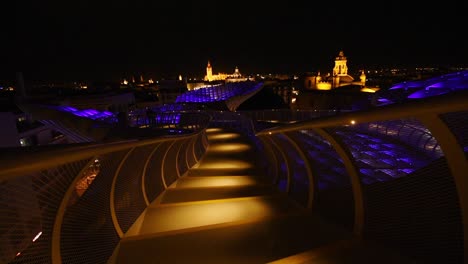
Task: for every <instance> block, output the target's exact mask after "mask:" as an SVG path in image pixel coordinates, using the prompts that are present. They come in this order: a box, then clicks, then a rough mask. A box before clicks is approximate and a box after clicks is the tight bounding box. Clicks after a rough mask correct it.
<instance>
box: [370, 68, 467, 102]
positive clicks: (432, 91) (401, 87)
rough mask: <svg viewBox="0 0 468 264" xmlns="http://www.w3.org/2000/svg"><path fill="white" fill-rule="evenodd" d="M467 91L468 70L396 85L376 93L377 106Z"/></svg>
mask: <svg viewBox="0 0 468 264" xmlns="http://www.w3.org/2000/svg"><path fill="white" fill-rule="evenodd" d="M458 90H468V70H465V71H459V72H453V73H448V74H444V75H440V76H436V77H432V78H429V79H424V80H417V81H405V82H401V83H397V84H395V85H393V86H392V87H390V88H389V89H388V90H381V91H380V92H379V93H378V96H379V98H378V104H379V105H383V104H391V103H397V102H402V101H407V100H414V99H421V98H426V97H431V96H437V95H441V94H446V93H450V92H454V91H458Z"/></svg>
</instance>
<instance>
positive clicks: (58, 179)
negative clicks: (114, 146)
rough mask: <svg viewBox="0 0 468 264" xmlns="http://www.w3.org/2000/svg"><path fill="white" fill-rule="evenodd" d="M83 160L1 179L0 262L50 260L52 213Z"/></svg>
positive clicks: (39, 261) (55, 212)
mask: <svg viewBox="0 0 468 264" xmlns="http://www.w3.org/2000/svg"><path fill="white" fill-rule="evenodd" d="M86 163H87V160H84V161H79V162H76V163H70V164H66V165H62V166H59V167H56V168H51V169H48V170H42V171H40V172H37V173H34V174H31V175H25V176H21V177H16V178H14V179H10V180H7V181H4V182H2V183H1V185H0V203H1V207H0V208H1V209H0V210H1V211H0V212H1V214H0V215H1V218H2V219H1V222H0V223H1V226H0V232H1V233H0V235H1V242H0V243H1V247H0V250H1V254H0V258H1V259H0V261H1V262H3V263H50V262H51V254H50V252H51V238H52V231H53V226H54V223H55V216H56V214H57V211H58V209H59V207H60V204H61V202H62V200H63V197H64V194H65V193H66V191H67V190H68V188H69V187H70V184H71V183H72V182H73V180H74V179H75V177H76V176H77V175H78V174H79V172H80V170H81V168H82V167H83V166H84V165H85V164H86Z"/></svg>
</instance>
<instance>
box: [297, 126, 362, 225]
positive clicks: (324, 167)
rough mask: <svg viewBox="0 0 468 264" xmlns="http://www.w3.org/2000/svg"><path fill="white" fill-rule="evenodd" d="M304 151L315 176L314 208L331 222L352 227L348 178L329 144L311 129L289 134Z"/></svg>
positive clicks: (352, 209) (352, 205) (350, 190)
mask: <svg viewBox="0 0 468 264" xmlns="http://www.w3.org/2000/svg"><path fill="white" fill-rule="evenodd" d="M290 135H291V136H292V137H293V138H294V139H295V141H296V142H298V144H299V145H300V146H301V147H302V148H303V149H304V150H305V153H306V155H307V157H308V161H309V162H310V166H311V168H312V172H313V175H314V177H315V182H316V188H315V190H314V191H315V198H314V200H315V201H314V208H315V210H317V211H318V212H320V214H321V215H323V216H324V217H326V218H327V219H329V220H330V221H332V222H334V223H338V224H341V225H342V226H345V227H347V228H348V229H352V228H353V225H354V198H353V190H352V186H351V181H350V178H349V176H348V173H347V172H346V169H345V166H344V164H343V161H342V159H341V157H340V156H339V155H338V153H337V152H336V151H335V149H334V148H333V146H332V145H331V144H330V143H329V142H328V141H327V140H325V139H324V138H323V137H322V136H320V135H319V134H317V133H316V132H314V131H313V130H301V131H299V132H294V133H290Z"/></svg>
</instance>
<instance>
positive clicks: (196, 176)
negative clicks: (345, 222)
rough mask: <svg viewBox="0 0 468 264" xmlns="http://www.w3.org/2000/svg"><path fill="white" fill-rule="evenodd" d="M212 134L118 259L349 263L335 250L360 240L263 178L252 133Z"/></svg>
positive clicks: (127, 241) (141, 220)
mask: <svg viewBox="0 0 468 264" xmlns="http://www.w3.org/2000/svg"><path fill="white" fill-rule="evenodd" d="M208 140H209V147H208V149H207V152H206V154H205V155H204V157H203V158H202V160H201V161H200V162H199V163H198V164H197V166H195V167H194V168H192V169H190V170H189V171H188V173H187V174H186V175H184V176H182V177H181V178H180V179H179V180H178V181H176V182H175V183H174V184H173V185H171V186H170V187H169V188H168V189H167V190H166V191H165V192H164V193H163V194H162V195H161V196H160V197H159V198H158V199H157V200H155V201H154V202H153V203H152V204H150V206H149V207H148V208H147V209H146V210H145V211H144V212H143V214H142V215H141V216H140V217H139V219H138V220H137V221H136V222H135V224H134V225H133V226H132V227H131V228H130V230H129V231H128V232H127V233H126V235H125V237H124V238H123V239H122V240H121V243H120V245H119V247H118V249H117V252H116V254H115V255H114V257H115V263H205V264H208V263H267V262H272V261H276V262H278V263H309V262H307V261H309V260H310V261H312V260H313V261H317V260H320V259H322V260H326V261H327V263H343V262H342V261H337V260H336V259H335V260H334V259H333V256H335V258H336V255H337V254H336V253H337V252H338V251H340V252H342V253H343V254H346V252H348V251H349V249H350V248H356V245H355V244H353V243H351V242H350V241H354V240H351V238H352V236H351V234H349V233H347V232H346V231H344V230H342V229H339V228H337V227H336V226H332V225H330V224H328V223H326V222H324V221H322V220H321V219H320V218H318V217H316V216H312V215H311V214H310V212H309V211H307V210H305V209H303V208H301V207H300V206H299V205H298V204H296V203H295V202H294V201H292V200H290V199H289V198H288V197H287V196H285V195H284V194H282V193H280V192H278V191H276V189H275V188H274V187H273V186H271V185H270V184H268V183H267V182H266V181H264V180H262V177H261V175H262V172H261V171H259V168H258V166H256V164H255V161H256V160H257V156H256V155H257V153H256V152H255V149H254V147H253V146H252V145H251V144H250V142H249V141H248V139H246V138H244V137H243V136H242V135H241V134H239V133H237V132H234V131H229V130H225V129H220V128H211V129H208ZM343 241H345V242H343ZM323 246H326V247H323ZM310 249H313V251H307V250H310ZM349 252H350V251H349ZM349 252H348V253H347V254H348V255H349V254H350V253H349ZM353 252H356V251H353ZM353 254H354V253H353ZM362 255H368V254H367V253H366V254H361V255H360V256H362ZM353 259H354V261H356V258H355V256H354V257H353ZM361 260H362V258H360V261H361ZM369 263H371V262H369ZM380 263H383V262H382V261H380ZM387 263H388V262H387ZM398 263H401V262H398Z"/></svg>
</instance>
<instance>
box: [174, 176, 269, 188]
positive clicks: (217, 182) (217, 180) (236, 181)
mask: <svg viewBox="0 0 468 264" xmlns="http://www.w3.org/2000/svg"><path fill="white" fill-rule="evenodd" d="M256 184H262V182H261V181H260V180H259V179H257V178H255V177H252V176H207V177H206V176H205V177H204V176H192V177H182V178H180V179H179V180H178V181H177V182H175V183H174V185H173V186H171V188H172V187H174V188H187V187H192V188H195V187H227V186H231V187H234V186H253V185H256Z"/></svg>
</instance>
